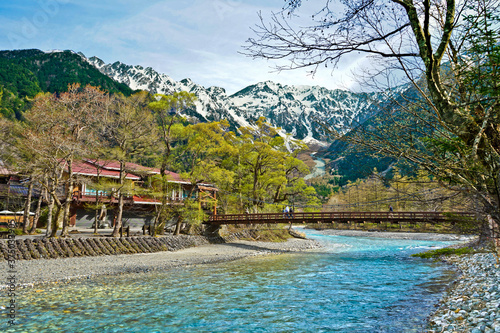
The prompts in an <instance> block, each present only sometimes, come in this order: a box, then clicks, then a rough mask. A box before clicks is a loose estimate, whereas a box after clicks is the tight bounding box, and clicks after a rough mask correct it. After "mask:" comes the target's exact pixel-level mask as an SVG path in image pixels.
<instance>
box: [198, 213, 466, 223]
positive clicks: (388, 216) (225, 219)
mask: <svg viewBox="0 0 500 333" xmlns="http://www.w3.org/2000/svg"><path fill="white" fill-rule="evenodd" d="M467 218H474V214H473V213H468V212H385V211H384V212H314V213H295V212H294V213H260V214H224V215H213V216H211V217H210V219H209V221H207V222H208V223H213V224H226V223H227V224H229V223H231V224H239V223H241V224H244V223H287V222H314V221H325V222H333V221H339V222H343V221H367V222H369V221H379V222H380V221H436V222H441V221H443V222H445V221H457V220H462V219H467Z"/></svg>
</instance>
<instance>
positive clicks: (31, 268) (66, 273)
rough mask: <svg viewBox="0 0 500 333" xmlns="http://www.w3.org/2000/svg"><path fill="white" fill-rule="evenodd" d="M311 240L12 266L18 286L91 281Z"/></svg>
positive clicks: (299, 247)
mask: <svg viewBox="0 0 500 333" xmlns="http://www.w3.org/2000/svg"><path fill="white" fill-rule="evenodd" d="M319 247H320V245H319V243H318V242H316V241H313V240H303V239H295V238H293V239H290V240H288V241H287V242H283V243H270V242H248V241H235V242H231V243H225V244H210V245H201V246H197V247H192V248H187V249H183V250H179V251H175V252H172V251H164V252H156V253H141V254H122V255H107V256H98V257H73V258H59V259H38V260H19V261H16V263H15V269H16V274H15V275H16V284H17V286H18V287H22V286H24V287H31V286H34V285H38V284H43V283H52V282H59V281H70V280H73V279H82V278H91V277H93V276H99V275H116V274H122V273H134V272H137V273H139V272H148V271H155V270H167V269H171V268H175V267H181V266H189V265H199V264H210V263H217V262H222V261H230V260H236V259H240V258H244V257H249V256H256V255H266V254H278V253H284V252H296V251H305V250H309V249H314V248H319ZM0 264H1V266H0V281H2V285H0V289H1V288H5V287H6V286H5V285H4V283H5V282H6V281H7V271H8V269H7V262H5V261H4V262H1V263H0Z"/></svg>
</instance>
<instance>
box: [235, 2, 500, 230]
mask: <svg viewBox="0 0 500 333" xmlns="http://www.w3.org/2000/svg"><path fill="white" fill-rule="evenodd" d="M301 4H302V1H301V0H291V1H287V2H286V4H285V6H284V8H283V11H282V12H280V13H277V14H274V15H273V16H272V18H271V21H270V22H266V21H265V20H264V19H263V18H262V16H261V23H260V25H258V26H257V27H256V28H255V29H254V30H255V33H256V36H257V37H256V38H250V39H249V40H248V44H247V46H246V49H245V53H246V54H248V55H250V56H252V57H257V58H265V59H288V60H289V63H288V65H284V66H283V65H281V66H279V67H278V69H279V70H285V69H296V68H305V67H310V68H312V72H313V73H314V72H316V71H317V70H319V68H320V67H319V66H320V65H325V66H328V65H333V67H335V66H336V65H339V61H340V60H341V59H343V58H345V57H351V56H357V55H358V53H359V54H364V55H368V56H369V57H370V60H372V63H373V64H374V67H372V69H370V70H368V71H367V72H365V74H367V75H365V76H364V79H365V83H366V84H369V85H370V86H371V88H374V87H380V84H381V82H383V80H385V82H386V83H387V85H389V86H392V87H393V88H394V86H395V84H394V83H395V82H397V84H398V85H401V84H402V83H404V82H409V83H410V85H411V89H410V90H408V89H404V91H403V94H401V93H400V92H401V91H402V89H400V90H399V91H398V90H392V91H390V94H391V95H390V96H389V98H390V99H392V102H393V103H392V104H391V105H390V108H389V109H387V110H386V111H383V112H384V113H385V114H384V116H383V117H379V118H380V119H383V121H384V123H383V124H382V125H385V126H383V127H376V126H374V125H373V123H371V124H370V126H371V127H370V126H365V127H364V128H361V129H359V130H358V131H357V132H354V133H352V134H350V135H348V136H344V137H343V139H345V140H348V141H350V142H354V143H356V144H360V145H363V146H365V147H367V148H369V149H371V150H372V151H374V152H376V153H378V154H383V155H388V156H393V157H396V158H403V159H406V160H408V161H411V162H412V163H415V164H417V165H418V166H420V167H421V168H423V169H425V170H427V171H428V172H430V173H431V174H433V175H435V176H437V178H438V179H439V180H440V181H441V183H442V184H443V185H446V186H447V187H449V188H453V189H456V190H458V191H462V192H464V193H469V194H470V195H471V196H473V197H474V198H475V199H476V200H477V201H478V202H479V203H480V204H481V212H482V213H483V214H485V215H486V217H487V219H488V220H490V221H494V222H495V223H496V224H498V223H500V213H499V203H500V107H499V95H500V94H499V89H498V87H499V84H498V78H499V75H498V74H499V72H498V69H499V67H498V66H499V62H498V58H499V54H500V47H499V44H498V39H499V37H500V35H499V34H500V33H499V29H498V26H499V23H500V21H499V18H498V17H499V8H500V6H499V1H498V0H462V1H460V0H443V1H437V0H432V1H431V0H419V1H417V0H354V1H349V0H339V1H331V0H327V1H326V5H325V6H324V7H323V8H319V9H318V11H317V12H316V13H315V14H314V15H313V16H312V17H311V19H312V21H311V22H312V23H311V25H309V26H302V27H298V28H297V27H295V26H294V25H293V24H294V23H293V22H294V18H295V16H297V15H299V7H300V6H301ZM479 45H482V46H481V47H479ZM395 72H399V73H400V74H401V73H402V74H404V76H401V75H395ZM384 74H387V76H383V75H384ZM403 77H404V78H406V80H405V81H404V82H403V81H402V78H403ZM395 78H396V79H397V81H394V79H395ZM400 88H401V87H400ZM398 92H399V93H398ZM338 137H340V136H338ZM495 223H492V224H490V226H491V225H493V226H494V225H495ZM496 228H498V227H496Z"/></svg>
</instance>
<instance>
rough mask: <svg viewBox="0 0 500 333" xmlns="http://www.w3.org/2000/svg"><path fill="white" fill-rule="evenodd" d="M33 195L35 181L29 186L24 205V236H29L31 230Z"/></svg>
mask: <svg viewBox="0 0 500 333" xmlns="http://www.w3.org/2000/svg"><path fill="white" fill-rule="evenodd" d="M32 195H33V181H32V180H30V183H29V185H28V195H27V197H26V201H25V203H24V214H23V234H27V233H28V230H29V229H30V227H31V226H30V221H31V220H30V210H31V196H32Z"/></svg>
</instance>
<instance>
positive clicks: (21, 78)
mask: <svg viewBox="0 0 500 333" xmlns="http://www.w3.org/2000/svg"><path fill="white" fill-rule="evenodd" d="M74 83H79V84H80V85H81V86H86V85H92V86H96V87H101V88H102V89H103V90H105V91H107V92H110V93H122V94H124V95H126V96H128V95H131V94H132V90H131V89H130V88H129V87H128V86H126V85H125V84H122V83H118V82H116V81H114V80H113V79H111V78H109V77H107V76H106V75H104V74H102V73H101V72H99V70H97V69H96V68H95V67H94V66H92V65H91V64H89V63H87V62H86V61H85V60H84V59H83V58H82V57H81V56H79V55H77V54H74V53H72V52H70V51H65V52H58V53H44V52H42V51H39V50H18V51H1V52H0V113H1V114H2V115H3V116H4V117H6V118H9V119H13V118H14V117H16V118H17V119H21V117H22V113H23V111H25V110H26V109H27V108H29V107H30V103H29V102H30V101H31V99H33V98H34V97H35V96H36V95H37V94H38V93H41V92H51V93H60V92H65V91H67V90H68V85H70V84H74Z"/></svg>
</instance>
